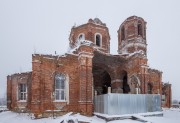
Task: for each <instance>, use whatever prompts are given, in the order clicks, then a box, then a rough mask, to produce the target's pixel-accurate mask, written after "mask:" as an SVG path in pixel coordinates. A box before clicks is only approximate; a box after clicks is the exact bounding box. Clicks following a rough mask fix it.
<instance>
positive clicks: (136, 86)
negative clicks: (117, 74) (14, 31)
mask: <svg viewBox="0 0 180 123" xmlns="http://www.w3.org/2000/svg"><path fill="white" fill-rule="evenodd" d="M129 82H130V88H131V93H132V94H139V93H141V89H140V80H139V78H138V77H137V75H132V76H131V77H130V80H129Z"/></svg>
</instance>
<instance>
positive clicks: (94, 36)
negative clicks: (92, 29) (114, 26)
mask: <svg viewBox="0 0 180 123" xmlns="http://www.w3.org/2000/svg"><path fill="white" fill-rule="evenodd" d="M96 35H99V36H100V46H98V47H102V35H101V33H95V35H94V42H95V44H96ZM96 46H97V45H96Z"/></svg>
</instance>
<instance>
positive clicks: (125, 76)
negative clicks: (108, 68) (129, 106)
mask: <svg viewBox="0 0 180 123" xmlns="http://www.w3.org/2000/svg"><path fill="white" fill-rule="evenodd" d="M129 92H130V87H129V85H128V79H127V72H125V71H124V72H123V93H124V94H127V93H129Z"/></svg>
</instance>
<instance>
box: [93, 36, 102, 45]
mask: <svg viewBox="0 0 180 123" xmlns="http://www.w3.org/2000/svg"><path fill="white" fill-rule="evenodd" d="M101 40H102V39H101V35H100V34H96V35H95V41H96V45H97V46H99V47H101Z"/></svg>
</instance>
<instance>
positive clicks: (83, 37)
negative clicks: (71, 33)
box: [78, 33, 85, 41]
mask: <svg viewBox="0 0 180 123" xmlns="http://www.w3.org/2000/svg"><path fill="white" fill-rule="evenodd" d="M84 39H85V36H84V34H83V33H81V34H79V36H78V40H80V41H81V40H84Z"/></svg>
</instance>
